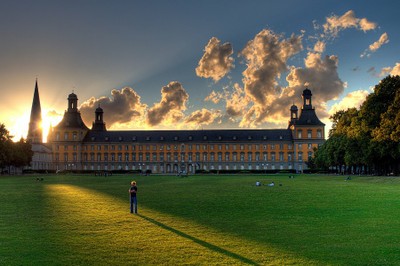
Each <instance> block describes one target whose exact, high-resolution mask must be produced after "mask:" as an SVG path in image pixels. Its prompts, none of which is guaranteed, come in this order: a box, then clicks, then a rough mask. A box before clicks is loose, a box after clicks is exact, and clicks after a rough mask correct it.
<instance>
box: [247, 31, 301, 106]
mask: <svg viewBox="0 0 400 266" xmlns="http://www.w3.org/2000/svg"><path fill="white" fill-rule="evenodd" d="M301 41H302V38H301V36H295V35H292V36H291V37H290V38H289V39H282V36H280V35H277V34H275V33H274V32H272V31H271V30H268V29H264V30H262V31H261V32H260V33H258V34H257V35H256V36H255V38H254V39H253V40H251V41H249V42H248V43H247V44H246V46H245V48H244V49H243V50H242V52H241V54H240V55H241V56H242V57H243V58H244V59H245V60H246V64H247V69H246V70H245V71H244V72H243V84H244V90H245V93H246V96H248V97H250V99H251V100H252V101H253V102H254V104H255V105H257V106H268V105H270V104H271V101H272V100H273V98H274V97H275V95H276V93H277V92H278V91H279V86H278V79H279V78H280V76H281V73H282V72H284V71H286V70H287V68H288V67H287V65H286V62H287V60H288V59H289V58H290V57H292V56H293V55H295V54H297V53H298V52H299V51H301V50H302V49H303V46H302V43H301Z"/></svg>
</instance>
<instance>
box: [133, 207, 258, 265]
mask: <svg viewBox="0 0 400 266" xmlns="http://www.w3.org/2000/svg"><path fill="white" fill-rule="evenodd" d="M138 216H139V217H141V218H143V219H145V220H146V221H149V222H151V223H153V224H155V225H157V226H159V227H161V228H163V229H165V230H168V231H170V232H172V233H175V234H177V235H179V236H181V237H184V238H187V239H189V240H192V241H193V242H195V243H197V244H199V245H201V246H203V247H205V248H208V249H210V250H212V251H215V252H219V253H221V254H224V255H226V256H229V257H231V258H233V259H237V260H240V261H241V262H243V263H247V264H251V265H259V264H258V263H256V262H254V261H252V260H250V259H248V258H245V257H243V256H240V255H239V254H236V253H233V252H230V251H228V250H226V249H223V248H220V247H217V246H215V245H213V244H210V243H208V242H205V241H203V240H200V239H198V238H196V237H193V236H190V235H188V234H185V233H183V232H181V231H179V230H176V229H174V228H172V227H170V226H168V225H165V224H163V223H160V222H158V221H156V220H154V219H152V218H150V217H147V216H144V215H141V214H138Z"/></svg>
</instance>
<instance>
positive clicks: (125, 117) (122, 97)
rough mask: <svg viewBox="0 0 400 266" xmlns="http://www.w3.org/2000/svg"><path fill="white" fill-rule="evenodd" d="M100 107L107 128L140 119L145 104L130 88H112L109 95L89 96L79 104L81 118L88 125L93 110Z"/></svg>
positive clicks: (92, 117)
mask: <svg viewBox="0 0 400 266" xmlns="http://www.w3.org/2000/svg"><path fill="white" fill-rule="evenodd" d="M99 106H100V107H101V108H102V109H103V111H104V121H105V122H106V126H107V128H112V127H113V125H117V124H124V123H129V122H131V121H132V120H136V119H139V120H140V119H141V117H143V115H144V112H145V110H146V107H147V105H145V104H142V103H141V98H140V96H139V95H138V94H137V93H136V91H134V90H133V89H132V88H129V87H126V88H123V89H121V90H117V89H113V90H112V91H111V97H105V96H103V97H100V98H98V99H96V98H95V97H91V98H90V99H89V100H87V101H85V102H83V103H82V104H81V106H80V111H81V115H82V119H83V120H84V121H85V123H86V124H87V125H88V126H89V125H91V123H92V122H93V121H94V117H95V110H96V108H98V107H99Z"/></svg>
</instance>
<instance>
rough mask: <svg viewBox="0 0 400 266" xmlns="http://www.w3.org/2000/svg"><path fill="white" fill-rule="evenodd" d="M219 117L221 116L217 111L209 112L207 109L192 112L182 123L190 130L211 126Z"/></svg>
mask: <svg viewBox="0 0 400 266" xmlns="http://www.w3.org/2000/svg"><path fill="white" fill-rule="evenodd" d="M219 117H221V114H220V112H219V111H214V112H212V111H210V110H207V109H204V108H203V109H201V110H197V111H195V112H193V113H192V114H191V115H189V116H188V117H187V118H186V119H185V121H184V123H185V125H186V126H188V127H191V128H199V126H201V125H209V124H212V123H213V122H214V121H215V119H217V118H219Z"/></svg>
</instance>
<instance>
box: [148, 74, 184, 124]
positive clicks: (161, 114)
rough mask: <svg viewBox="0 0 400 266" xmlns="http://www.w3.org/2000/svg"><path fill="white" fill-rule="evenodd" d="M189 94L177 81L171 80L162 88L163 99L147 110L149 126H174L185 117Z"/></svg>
mask: <svg viewBox="0 0 400 266" xmlns="http://www.w3.org/2000/svg"><path fill="white" fill-rule="evenodd" d="M188 99H189V94H188V93H187V92H186V90H185V89H184V88H183V86H182V84H180V83H179V82H177V81H173V82H170V83H169V84H168V85H167V86H164V87H163V88H162V89H161V101H160V102H159V103H156V104H154V106H153V107H151V108H150V109H149V110H148V112H147V117H146V122H147V124H148V125H149V126H151V127H152V126H157V125H160V124H161V125H164V126H168V125H169V126H173V125H174V124H175V123H177V122H179V121H180V120H182V119H183V118H184V113H183V111H185V110H186V104H187V101H188Z"/></svg>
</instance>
